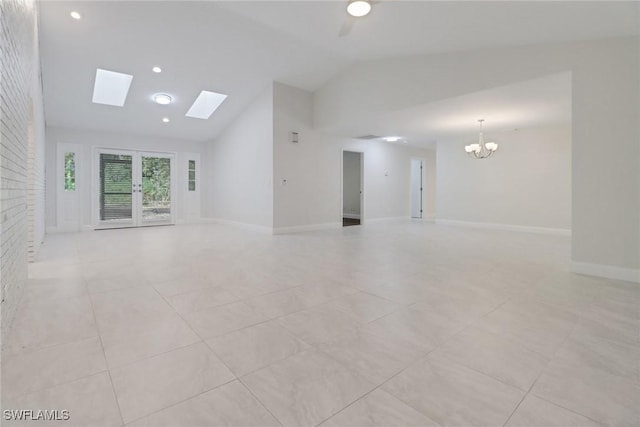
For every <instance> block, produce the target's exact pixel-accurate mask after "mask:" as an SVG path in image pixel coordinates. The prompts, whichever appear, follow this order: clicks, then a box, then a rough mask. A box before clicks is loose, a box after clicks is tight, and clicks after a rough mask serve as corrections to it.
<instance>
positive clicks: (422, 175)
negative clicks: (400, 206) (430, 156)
mask: <svg viewBox="0 0 640 427" xmlns="http://www.w3.org/2000/svg"><path fill="white" fill-rule="evenodd" d="M414 160H417V161H419V162H420V217H414V216H413V201H412V191H413V177H412V172H413V161H414ZM424 165H425V160H424V159H423V158H422V157H412V158H411V159H410V160H409V218H411V219H424V188H425V173H424Z"/></svg>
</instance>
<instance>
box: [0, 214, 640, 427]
mask: <svg viewBox="0 0 640 427" xmlns="http://www.w3.org/2000/svg"><path fill="white" fill-rule="evenodd" d="M568 253H569V239H568V238H565V237H553V236H541V235H535V234H524V233H509V232H497V231H486V230H473V229H465V228H456V227H446V226H437V225H434V224H430V223H421V222H416V221H395V222H380V223H374V224H370V225H366V226H361V227H349V228H345V229H339V230H330V231H322V232H313V233H302V234H294V235H283V236H270V235H265V234H257V233H254V232H252V231H246V230H242V229H237V228H231V227H227V226H221V225H194V226H175V227H160V228H147V229H130V230H109V231H97V232H89V233H82V234H68V235H51V236H48V238H47V241H46V243H45V244H44V246H43V247H42V251H41V253H40V255H39V260H38V261H37V262H36V263H34V264H32V265H31V266H30V272H29V282H28V285H27V287H26V289H25V292H24V295H23V298H22V301H21V306H20V309H19V310H18V313H17V316H16V318H15V321H14V323H13V328H12V330H11V332H10V334H9V336H8V337H6V339H4V340H3V341H4V342H3V350H2V392H3V393H2V406H3V409H68V410H69V411H70V416H71V418H70V420H69V421H68V422H66V423H62V422H59V421H58V422H54V423H53V425H57V426H61V425H65V426H67V425H68V426H71V425H74V426H122V425H126V426H154V427H155V426H190V427H198V426H219V425H225V426H256V427H262V426H315V425H323V426H348V427H355V426H384V427H391V426H402V427H406V426H468V425H474V426H483V427H484V426H509V427H515V426H540V427H546V426H559V427H565V426H636V427H637V426H639V425H640V376H639V375H640V374H639V366H640V343H639V339H640V320H639V316H640V285H637V284H632V283H627V282H616V281H609V280H603V279H598V278H592V277H586V276H579V275H574V274H571V273H568V272H567V265H568ZM4 425H16V424H12V423H10V422H6V423H5V424H4ZM34 425H38V426H45V425H48V424H47V423H46V422H42V421H38V422H35V423H34Z"/></svg>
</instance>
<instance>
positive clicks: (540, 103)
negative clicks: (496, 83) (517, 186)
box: [337, 72, 571, 148]
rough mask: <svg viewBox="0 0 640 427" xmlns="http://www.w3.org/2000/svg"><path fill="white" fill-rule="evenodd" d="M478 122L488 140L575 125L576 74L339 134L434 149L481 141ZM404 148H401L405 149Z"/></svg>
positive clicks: (411, 111) (418, 109) (422, 108)
mask: <svg viewBox="0 0 640 427" xmlns="http://www.w3.org/2000/svg"><path fill="white" fill-rule="evenodd" d="M478 119H484V120H485V122H484V124H483V126H484V130H485V133H486V134H487V136H490V134H491V133H492V132H493V133H495V132H505V131H511V130H514V129H516V128H533V127H542V126H550V125H557V124H567V123H570V122H571V73H569V72H566V73H559V74H552V75H549V76H545V77H541V78H537V79H533V80H527V81H524V82H520V83H515V84H510V85H506V86H500V87H497V88H492V89H488V90H482V91H479V92H474V93H470V94H466V95H463V96H457V97H455V98H449V99H445V100H442V101H437V102H432V103H428V104H424V105H419V106H415V107H411V108H408V109H404V110H399V111H393V112H390V113H388V114H386V115H384V116H383V117H370V118H367V119H366V120H365V121H363V122H360V123H358V124H353V126H352V127H350V128H348V129H347V128H342V129H339V130H338V132H337V133H340V134H345V135H350V136H353V137H357V136H362V135H368V134H372V135H379V136H400V137H402V138H403V139H404V140H406V141H407V142H408V143H409V145H412V146H417V147H422V148H432V147H434V145H435V144H436V143H437V142H443V141H467V140H474V139H477V137H478V130H479V125H478ZM402 143H404V142H398V144H402Z"/></svg>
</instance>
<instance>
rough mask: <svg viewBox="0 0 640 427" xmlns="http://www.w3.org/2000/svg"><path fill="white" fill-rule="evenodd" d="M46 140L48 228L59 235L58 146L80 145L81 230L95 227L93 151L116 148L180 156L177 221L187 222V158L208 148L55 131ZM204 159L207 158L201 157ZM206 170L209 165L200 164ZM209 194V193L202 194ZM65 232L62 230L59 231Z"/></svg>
mask: <svg viewBox="0 0 640 427" xmlns="http://www.w3.org/2000/svg"><path fill="white" fill-rule="evenodd" d="M46 136H47V194H46V196H47V197H46V200H47V228H48V229H49V230H51V231H58V230H57V227H58V218H57V205H56V204H57V196H56V189H57V188H58V187H59V185H58V184H59V181H58V180H59V179H62V177H63V170H62V165H61V164H60V163H59V162H58V161H57V158H56V147H57V144H59V143H66V144H78V145H79V146H80V153H78V158H77V159H76V167H77V168H78V175H77V176H76V188H77V191H78V196H79V203H80V227H82V228H88V227H91V226H92V224H93V218H92V214H93V206H92V205H91V204H92V198H91V190H92V179H93V174H94V173H96V172H95V171H93V170H92V164H93V156H94V148H113V149H125V150H139V151H161V152H173V153H177V157H176V161H177V166H178V169H177V172H178V173H177V174H176V176H177V185H178V196H177V200H176V219H177V220H178V221H182V220H184V212H183V210H184V209H183V205H182V203H181V201H182V200H184V196H183V193H184V192H185V191H186V190H187V172H186V170H187V167H188V166H187V157H188V156H189V154H188V153H201V154H202V153H204V152H205V144H204V143H201V142H194V141H178V140H172V139H161V138H153V137H144V136H134V135H123V134H116V133H107V132H93V131H81V130H71V129H62V128H55V127H47V128H46ZM202 157H204V155H203V156H202ZM201 167H203V168H204V169H205V170H206V168H207V165H206V163H205V162H202V163H201ZM200 184H201V185H200V188H206V182H200ZM203 191H206V190H203ZM59 231H62V230H59Z"/></svg>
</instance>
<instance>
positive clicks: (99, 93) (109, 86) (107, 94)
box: [92, 68, 133, 107]
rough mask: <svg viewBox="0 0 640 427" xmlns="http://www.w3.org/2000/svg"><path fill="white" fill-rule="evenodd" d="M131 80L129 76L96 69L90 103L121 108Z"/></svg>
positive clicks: (131, 77)
mask: <svg viewBox="0 0 640 427" xmlns="http://www.w3.org/2000/svg"><path fill="white" fill-rule="evenodd" d="M131 80H133V76H132V75H130V74H123V73H117V72H115V71H109V70H102V69H100V68H98V69H97V70H96V81H95V83H94V85H93V98H92V101H93V102H94V103H96V104H105V105H113V106H116V107H122V106H123V105H124V102H125V100H126V99H127V94H128V93H129V87H130V86H131Z"/></svg>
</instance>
